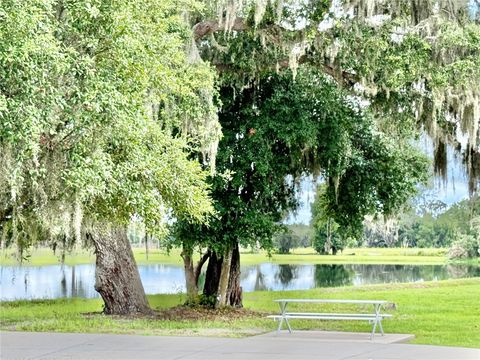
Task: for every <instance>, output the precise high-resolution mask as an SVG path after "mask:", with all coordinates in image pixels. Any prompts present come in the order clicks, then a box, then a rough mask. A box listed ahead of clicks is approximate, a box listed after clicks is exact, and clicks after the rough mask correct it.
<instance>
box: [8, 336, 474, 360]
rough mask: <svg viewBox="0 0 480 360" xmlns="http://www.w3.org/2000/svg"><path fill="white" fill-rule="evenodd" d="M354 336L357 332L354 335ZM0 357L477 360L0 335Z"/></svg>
mask: <svg viewBox="0 0 480 360" xmlns="http://www.w3.org/2000/svg"><path fill="white" fill-rule="evenodd" d="M357 335H358V334H357ZM0 345H1V352H0V355H1V356H0V357H1V359H4V360H7V359H9V360H10V359H42V360H46V359H82V360H88V359H102V360H108V359H112V360H113V359H115V360H120V359H141V360H143V359H161V360H173V359H185V360H190V359H208V360H219V359H222V360H236V359H247V360H256V359H267V360H268V359H272V360H273V359H275V360H283V359H289V360H300V359H307V360H309V359H312V360H313V359H315V360H323V359H325V360H327V359H328V360H341V359H342V360H343V359H348V360H361V359H362V360H377V359H378V360H379V359H382V360H394V359H402V360H410V359H411V360H414V359H415V360H417V359H421V360H430V359H431V360H470V359H472V360H480V349H466V348H453V347H440V346H427V345H409V344H385V343H379V342H371V341H368V340H362V339H359V338H358V337H357V338H355V337H352V338H350V339H348V336H346V337H345V338H344V339H343V340H337V341H332V339H331V338H330V339H328V337H327V338H322V337H319V338H316V337H314V336H311V334H310V336H307V337H302V335H301V334H297V335H296V336H295V337H288V336H285V335H283V334H281V335H280V336H278V337H277V336H273V335H269V334H267V335H263V336H254V337H249V338H242V339H227V338H213V337H210V338H205V337H173V336H135V335H107V334H61V333H25V332H2V333H0Z"/></svg>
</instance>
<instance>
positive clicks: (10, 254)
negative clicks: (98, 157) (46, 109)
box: [0, 248, 480, 266]
mask: <svg viewBox="0 0 480 360" xmlns="http://www.w3.org/2000/svg"><path fill="white" fill-rule="evenodd" d="M133 251H134V254H135V258H136V260H137V262H138V264H142V265H143V264H158V263H162V264H177V265H181V264H182V259H181V257H180V251H179V250H178V249H174V250H173V251H172V252H171V253H170V254H167V253H166V252H165V251H164V250H158V249H151V250H150V251H149V254H148V259H147V256H146V254H145V249H143V248H142V249H139V248H135V249H133ZM446 252H447V250H446V249H429V248H427V249H419V248H392V249H385V248H356V249H345V250H344V251H343V252H342V253H341V254H337V255H335V256H333V255H318V254H316V253H315V251H314V250H313V249H312V248H304V249H303V248H302V249H295V250H293V251H292V253H291V254H286V255H280V254H272V256H271V257H269V256H268V254H267V253H265V252H259V253H250V252H246V251H244V252H242V255H241V262H242V264H244V265H254V264H259V263H263V262H273V263H278V264H346V263H359V264H419V265H420V264H444V263H446V262H447V258H446V256H445V254H446ZM59 261H60V258H59V256H58V255H54V254H53V252H52V250H50V249H46V248H39V249H34V250H32V251H31V256H30V257H29V259H28V261H25V262H24V263H23V264H24V265H33V266H41V265H54V264H58V263H59ZM471 261H473V263H476V264H479V263H480V261H479V260H471ZM94 262H95V256H94V254H93V251H92V250H78V251H73V252H72V253H70V254H67V255H66V257H65V263H66V264H67V265H76V264H89V263H94ZM16 264H18V261H17V260H16V258H15V256H14V251H13V250H12V249H7V250H4V251H2V252H1V253H0V265H4V266H6V265H16Z"/></svg>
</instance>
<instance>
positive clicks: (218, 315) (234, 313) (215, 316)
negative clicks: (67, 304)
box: [82, 305, 266, 321]
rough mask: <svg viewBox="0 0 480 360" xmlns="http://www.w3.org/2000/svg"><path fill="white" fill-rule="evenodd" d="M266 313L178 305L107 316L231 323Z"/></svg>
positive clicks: (98, 314)
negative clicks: (148, 311)
mask: <svg viewBox="0 0 480 360" xmlns="http://www.w3.org/2000/svg"><path fill="white" fill-rule="evenodd" d="M82 315H83V316H84V317H87V318H88V317H96V316H101V315H102V313H100V312H90V313H82ZM265 315H266V313H263V312H259V311H253V310H249V309H244V308H240V309H237V308H229V307H225V308H220V309H210V308H206V307H200V306H198V307H191V306H184V305H179V306H175V307H173V308H169V309H165V310H154V312H153V313H152V314H149V315H145V314H131V315H124V316H120V315H109V316H111V317H112V318H114V319H119V320H121V319H151V320H170V321H232V320H245V319H255V318H262V317H265Z"/></svg>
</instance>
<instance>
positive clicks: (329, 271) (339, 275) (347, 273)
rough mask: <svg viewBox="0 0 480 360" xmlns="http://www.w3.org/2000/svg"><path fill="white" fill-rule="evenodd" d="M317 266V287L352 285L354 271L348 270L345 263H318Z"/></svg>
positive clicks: (315, 274) (315, 273) (315, 276)
mask: <svg viewBox="0 0 480 360" xmlns="http://www.w3.org/2000/svg"><path fill="white" fill-rule="evenodd" d="M314 266H315V272H314V278H315V287H333V286H343V285H351V284H352V277H353V275H354V272H353V271H352V270H348V269H347V268H346V267H345V265H339V264H331V265H325V264H321V265H319V264H317V265H314Z"/></svg>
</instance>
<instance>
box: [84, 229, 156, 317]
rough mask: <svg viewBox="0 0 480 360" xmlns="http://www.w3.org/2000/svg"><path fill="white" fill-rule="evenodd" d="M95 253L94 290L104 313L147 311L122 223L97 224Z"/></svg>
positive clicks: (140, 283)
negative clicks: (102, 303) (118, 225)
mask: <svg viewBox="0 0 480 360" xmlns="http://www.w3.org/2000/svg"><path fill="white" fill-rule="evenodd" d="M91 236H92V240H93V244H94V247H95V254H96V268H95V290H96V291H98V292H99V293H100V295H101V296H102V299H103V301H104V303H105V306H104V312H105V314H112V315H127V314H134V313H142V314H150V313H152V310H151V309H150V307H149V305H148V302H147V298H146V296H145V290H144V289H143V285H142V281H141V280H140V274H139V272H138V268H137V264H136V262H135V258H134V257H133V252H132V248H131V247H130V242H129V241H128V237H127V230H126V228H125V227H115V226H110V225H103V224H102V225H99V226H96V228H95V230H94V232H93V233H92V234H91Z"/></svg>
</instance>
